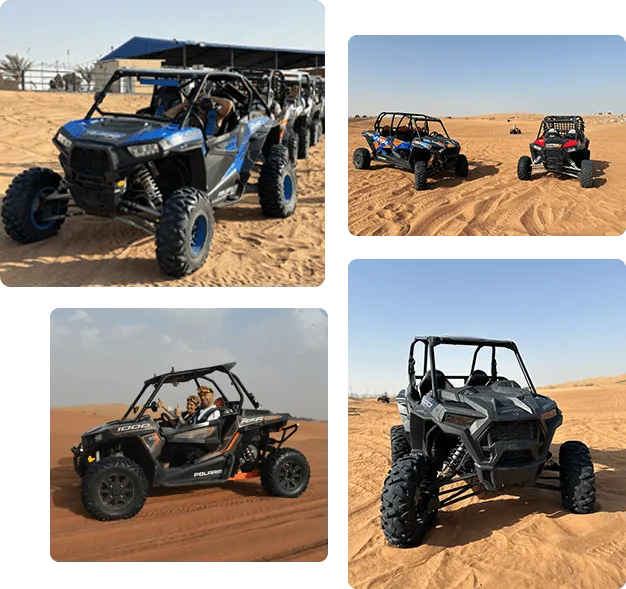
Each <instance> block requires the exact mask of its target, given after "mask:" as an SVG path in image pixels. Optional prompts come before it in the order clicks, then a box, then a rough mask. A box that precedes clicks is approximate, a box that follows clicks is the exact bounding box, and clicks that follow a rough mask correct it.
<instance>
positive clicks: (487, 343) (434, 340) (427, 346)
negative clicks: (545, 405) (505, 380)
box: [409, 336, 537, 399]
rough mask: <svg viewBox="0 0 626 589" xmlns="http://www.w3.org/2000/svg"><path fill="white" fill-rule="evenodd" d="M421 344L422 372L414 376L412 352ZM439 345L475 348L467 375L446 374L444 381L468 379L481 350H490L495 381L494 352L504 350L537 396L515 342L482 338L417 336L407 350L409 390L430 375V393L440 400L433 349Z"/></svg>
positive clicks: (496, 375)
mask: <svg viewBox="0 0 626 589" xmlns="http://www.w3.org/2000/svg"><path fill="white" fill-rule="evenodd" d="M418 343H421V344H423V345H424V358H423V370H422V374H421V375H416V374H415V358H414V350H415V346H416V345H417V344H418ZM440 345H451V346H470V347H474V346H475V347H476V349H475V351H474V355H473V357H472V365H471V368H470V371H469V374H467V375H449V374H446V375H445V376H446V379H448V380H461V381H463V383H465V381H466V380H467V379H468V378H469V376H470V375H471V374H472V372H474V370H475V368H476V360H477V358H478V353H479V352H480V350H481V349H483V348H491V374H490V376H491V378H492V379H493V380H494V381H495V380H496V379H497V378H498V364H497V361H496V350H497V349H498V348H505V349H507V350H511V352H513V354H514V355H515V358H516V360H517V362H518V364H519V367H520V370H521V371H522V374H523V375H524V378H525V379H526V382H527V384H528V388H529V389H530V391H531V392H532V394H533V395H535V396H536V395H537V390H536V389H535V385H534V384H533V382H532V380H531V378H530V374H529V373H528V370H527V369H526V366H525V365H524V361H523V360H522V357H521V355H520V353H519V350H518V348H517V345H516V344H515V342H512V341H508V340H494V339H483V338H472V337H450V336H443V337H442V336H417V337H415V338H414V339H413V341H412V342H411V347H410V349H409V385H410V387H411V389H413V390H414V389H415V388H416V386H417V381H418V380H421V379H422V378H424V377H425V376H426V374H428V373H430V378H431V383H432V391H433V394H434V395H435V398H436V399H441V395H440V390H439V388H438V387H437V378H436V372H437V367H436V362H435V348H436V347H437V346H440Z"/></svg>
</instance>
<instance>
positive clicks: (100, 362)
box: [50, 309, 328, 420]
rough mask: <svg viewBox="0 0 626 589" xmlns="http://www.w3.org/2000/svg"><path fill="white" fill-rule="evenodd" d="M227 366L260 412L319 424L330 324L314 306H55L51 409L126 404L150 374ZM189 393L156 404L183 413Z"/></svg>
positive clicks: (323, 413)
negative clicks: (231, 366)
mask: <svg viewBox="0 0 626 589" xmlns="http://www.w3.org/2000/svg"><path fill="white" fill-rule="evenodd" d="M233 361H235V362H237V367H236V368H235V372H236V374H238V375H239V376H240V377H241V379H242V380H243V382H244V384H245V385H246V386H247V388H248V389H249V390H250V391H251V392H252V393H253V394H254V395H255V396H256V397H257V398H258V399H259V401H260V402H261V404H262V406H263V408H265V409H270V410H272V411H288V412H289V413H291V414H292V415H294V416H297V417H310V418H314V419H324V420H325V419H327V407H328V319H327V316H326V313H325V312H324V311H321V310H320V309H57V310H56V311H54V312H53V313H52V316H51V319H50V404H51V405H52V406H55V407H59V406H67V405H89V404H107V403H130V402H131V401H132V400H133V398H134V395H136V394H137V393H138V392H139V390H140V389H141V386H142V384H143V381H144V380H145V379H147V378H150V377H152V376H153V375H154V374H162V373H163V372H168V371H169V370H170V369H171V368H172V367H175V368H176V370H184V369H187V368H198V367H202V366H212V365H215V364H221V363H224V362H233ZM223 378H224V377H223V376H222V377H220V378H216V380H218V382H219V384H220V385H222V383H224V381H223V380H221V379H223ZM230 387H231V385H230V384H228V385H227V386H226V389H225V391H226V394H228V393H229V392H230V391H231V388H230ZM193 392H194V386H193V384H191V385H189V386H181V387H178V388H173V387H168V388H167V389H166V390H164V391H163V395H162V396H161V398H162V399H163V400H164V401H167V402H168V403H169V404H171V405H174V406H175V405H176V404H177V403H180V404H181V406H182V404H183V402H184V400H185V398H186V397H187V396H188V395H190V394H192V393H193ZM246 406H250V405H249V403H248V402H247V401H246Z"/></svg>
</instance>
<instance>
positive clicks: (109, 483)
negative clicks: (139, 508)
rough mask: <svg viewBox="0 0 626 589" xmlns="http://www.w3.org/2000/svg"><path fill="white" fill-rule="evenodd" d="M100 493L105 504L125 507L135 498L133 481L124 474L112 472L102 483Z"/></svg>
mask: <svg viewBox="0 0 626 589" xmlns="http://www.w3.org/2000/svg"><path fill="white" fill-rule="evenodd" d="M98 495H99V496H100V500H101V501H102V503H103V504H104V505H108V506H110V507H124V506H125V505H128V504H129V503H130V501H131V499H132V498H133V495H134V486H133V482H132V481H131V480H130V479H129V478H128V477H127V476H125V475H123V474H110V475H108V476H107V477H105V478H104V479H103V480H102V482H101V483H100V487H99V489H98Z"/></svg>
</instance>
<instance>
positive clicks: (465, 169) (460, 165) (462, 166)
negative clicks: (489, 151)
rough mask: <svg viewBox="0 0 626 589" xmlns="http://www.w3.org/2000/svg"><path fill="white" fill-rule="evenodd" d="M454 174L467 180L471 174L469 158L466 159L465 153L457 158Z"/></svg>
mask: <svg viewBox="0 0 626 589" xmlns="http://www.w3.org/2000/svg"><path fill="white" fill-rule="evenodd" d="M454 174H455V175H456V176H458V177H459V178H467V175H468V174H469V164H468V162H467V157H465V154H463V153H460V154H459V155H458V156H457V158H456V162H455V163H454Z"/></svg>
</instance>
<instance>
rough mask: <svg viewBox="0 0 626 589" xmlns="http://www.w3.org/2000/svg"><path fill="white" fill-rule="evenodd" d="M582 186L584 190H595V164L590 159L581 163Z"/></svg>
mask: <svg viewBox="0 0 626 589" xmlns="http://www.w3.org/2000/svg"><path fill="white" fill-rule="evenodd" d="M580 185H581V186H582V187H583V188H593V164H592V163H591V160H589V159H586V160H582V161H581V162H580Z"/></svg>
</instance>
